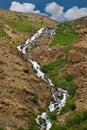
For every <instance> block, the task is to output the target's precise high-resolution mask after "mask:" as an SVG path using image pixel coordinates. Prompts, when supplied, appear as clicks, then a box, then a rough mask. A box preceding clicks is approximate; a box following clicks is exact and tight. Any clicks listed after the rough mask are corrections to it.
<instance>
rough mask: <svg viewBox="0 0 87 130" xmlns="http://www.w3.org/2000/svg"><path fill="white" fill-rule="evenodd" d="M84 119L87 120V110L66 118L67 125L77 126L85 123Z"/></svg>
mask: <svg viewBox="0 0 87 130" xmlns="http://www.w3.org/2000/svg"><path fill="white" fill-rule="evenodd" d="M84 121H86V122H87V111H84V112H82V113H79V114H78V113H76V114H74V115H71V116H70V117H69V118H68V119H67V120H66V126H67V127H76V126H77V125H79V124H80V125H81V126H82V123H84ZM86 128H87V125H86Z"/></svg>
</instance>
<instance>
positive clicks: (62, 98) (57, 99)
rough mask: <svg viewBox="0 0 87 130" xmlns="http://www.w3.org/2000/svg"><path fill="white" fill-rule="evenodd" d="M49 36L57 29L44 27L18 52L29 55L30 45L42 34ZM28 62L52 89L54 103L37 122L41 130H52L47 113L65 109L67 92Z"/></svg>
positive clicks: (20, 47)
mask: <svg viewBox="0 0 87 130" xmlns="http://www.w3.org/2000/svg"><path fill="white" fill-rule="evenodd" d="M44 33H45V34H47V35H49V36H50V37H51V38H52V37H53V36H54V35H55V29H54V28H49V27H43V28H41V29H40V30H38V31H37V32H36V33H35V34H34V35H33V36H32V37H31V38H28V39H27V40H25V42H24V43H23V44H21V45H19V46H17V48H18V50H19V51H21V52H22V53H23V54H27V52H26V49H27V47H28V44H32V45H33V43H32V42H33V41H34V40H35V39H36V38H38V37H39V35H41V34H44ZM28 61H29V62H30V63H31V64H32V66H33V69H34V70H36V75H37V76H38V77H39V78H42V79H43V80H44V81H45V82H47V84H48V86H49V87H51V88H52V97H53V99H52V101H51V102H50V104H49V107H48V109H47V111H46V112H43V113H42V114H41V115H38V116H37V118H36V119H35V120H36V123H37V125H38V127H39V129H40V130H44V129H46V130H50V128H51V127H52V121H51V119H49V118H48V117H47V112H48V111H50V112H53V111H54V110H56V109H58V111H59V112H58V113H57V114H59V113H60V110H61V109H62V107H64V105H65V104H66V97H67V91H66V90H63V89H61V88H58V87H55V85H54V84H53V83H52V81H51V79H49V78H48V77H47V76H46V74H45V73H43V72H42V71H41V70H40V65H39V64H38V62H36V61H33V60H31V59H28ZM41 119H42V120H44V122H45V123H44V124H41V123H40V120H41Z"/></svg>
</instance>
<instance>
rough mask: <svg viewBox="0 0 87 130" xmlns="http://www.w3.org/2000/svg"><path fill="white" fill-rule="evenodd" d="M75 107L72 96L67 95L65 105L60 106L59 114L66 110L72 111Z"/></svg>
mask: <svg viewBox="0 0 87 130" xmlns="http://www.w3.org/2000/svg"><path fill="white" fill-rule="evenodd" d="M75 109H76V105H75V103H74V100H73V98H72V97H70V96H68V97H67V101H66V105H65V106H64V107H63V108H62V110H61V114H63V113H66V112H68V111H69V110H72V111H74V110H75Z"/></svg>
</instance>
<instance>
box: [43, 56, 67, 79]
mask: <svg viewBox="0 0 87 130" xmlns="http://www.w3.org/2000/svg"><path fill="white" fill-rule="evenodd" d="M65 64H66V60H65V59H64V58H62V57H60V58H58V59H57V60H56V61H55V62H52V63H49V64H47V65H44V66H42V67H41V70H42V71H43V72H44V73H47V74H48V76H49V77H52V76H55V75H56V74H57V72H58V70H59V69H60V68H62V67H63V66H64V65H65Z"/></svg>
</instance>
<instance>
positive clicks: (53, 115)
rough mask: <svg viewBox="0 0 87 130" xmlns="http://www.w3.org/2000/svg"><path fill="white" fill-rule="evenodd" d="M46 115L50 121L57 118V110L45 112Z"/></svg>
mask: <svg viewBox="0 0 87 130" xmlns="http://www.w3.org/2000/svg"><path fill="white" fill-rule="evenodd" d="M47 117H48V119H50V120H51V121H55V120H56V118H57V110H55V111H53V112H47Z"/></svg>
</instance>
